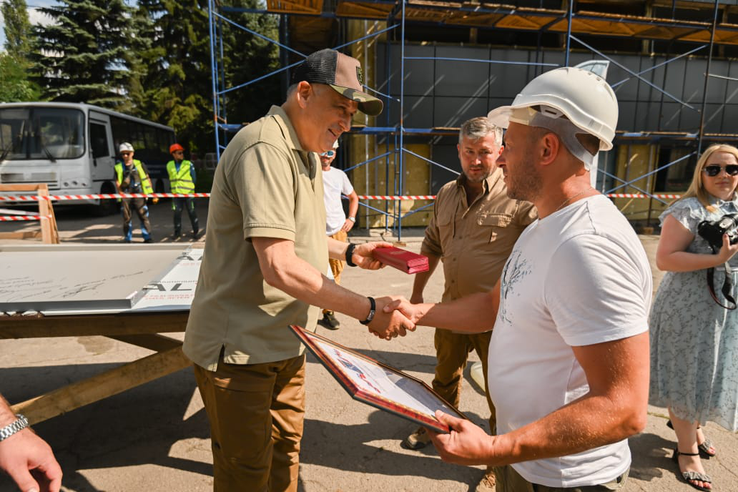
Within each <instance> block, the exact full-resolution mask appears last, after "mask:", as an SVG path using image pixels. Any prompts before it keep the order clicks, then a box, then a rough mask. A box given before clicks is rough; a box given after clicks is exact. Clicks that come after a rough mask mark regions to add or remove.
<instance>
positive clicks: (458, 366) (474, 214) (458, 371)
mask: <svg viewBox="0 0 738 492" xmlns="http://www.w3.org/2000/svg"><path fill="white" fill-rule="evenodd" d="M457 148H458V152H459V161H461V169H462V171H463V172H462V174H461V175H460V176H459V177H458V179H456V180H454V181H451V182H449V183H446V184H445V185H444V186H443V187H442V188H441V189H440V190H439V192H438V195H437V197H436V203H435V207H434V209H433V217H432V218H431V221H430V224H429V225H428V227H427V228H426V230H425V239H424V240H423V245H422V246H421V250H420V252H421V253H422V254H424V255H425V256H427V257H428V260H429V265H430V269H429V271H427V272H424V273H419V274H417V275H416V276H415V283H414V284H413V292H412V296H411V297H410V302H412V303H414V304H418V303H422V302H423V290H424V289H425V286H426V284H427V283H428V279H429V278H430V276H431V275H432V274H433V271H434V270H435V268H436V266H437V265H438V261H439V260H443V273H444V277H445V289H444V292H443V302H446V301H451V300H454V299H459V298H461V297H464V296H467V295H469V294H473V293H477V292H489V291H490V290H492V288H493V287H494V285H495V283H496V282H497V279H498V278H499V277H500V273H501V272H502V268H503V266H504V265H505V262H506V261H507V258H508V256H509V255H510V251H512V248H513V246H514V245H515V241H517V239H518V236H520V233H522V232H523V229H525V227H526V226H527V225H528V224H530V223H531V222H533V220H535V218H536V216H537V214H536V210H535V208H534V207H533V205H532V204H530V203H529V202H523V201H520V200H513V199H510V198H508V197H507V188H506V186H505V183H504V181H503V177H502V173H501V172H500V170H499V169H497V167H496V165H495V162H496V161H497V157H498V156H499V155H500V153H501V152H502V129H501V128H497V127H496V126H494V125H493V124H492V123H491V122H490V121H489V120H488V119H487V118H486V117H479V118H473V119H471V120H469V121H467V122H465V123H464V124H463V125H462V126H461V131H460V133H459V144H458V146H457ZM491 336H492V332H491V331H490V332H486V333H480V334H463V333H457V332H454V331H451V330H445V329H436V332H435V346H436V357H437V359H438V361H437V364H436V371H435V377H434V378H433V389H434V390H435V391H436V392H437V393H438V394H439V395H441V396H442V397H443V398H444V399H446V400H447V401H448V402H449V403H451V404H452V405H454V406H458V405H459V391H460V389H461V376H462V374H463V371H464V367H465V366H466V362H467V358H468V356H469V352H471V351H472V350H475V351H476V352H477V355H479V358H480V360H481V361H482V367H483V372H484V381H485V390H486V387H487V352H488V347H489V340H490V337H491ZM487 402H488V403H489V408H490V413H491V416H490V418H489V424H490V428H491V431H492V432H494V429H495V408H494V405H493V404H492V401H491V400H490V398H489V395H487ZM429 442H430V437H429V436H428V433H427V432H426V431H425V428H424V427H421V428H419V429H418V430H416V431H415V432H414V433H412V434H411V435H410V436H409V437H408V438H407V439H405V440H404V441H403V442H402V444H403V446H404V447H406V448H410V449H420V448H422V447H424V446H426V445H427V444H428V443H429ZM494 483H495V480H494V475H493V474H492V472H491V471H490V472H488V473H487V474H486V475H485V477H484V478H483V479H482V481H481V482H480V485H479V486H478V488H477V491H479V492H481V491H486V490H494Z"/></svg>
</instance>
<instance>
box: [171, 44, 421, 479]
mask: <svg viewBox="0 0 738 492" xmlns="http://www.w3.org/2000/svg"><path fill="white" fill-rule="evenodd" d="M360 77H361V66H360V65H359V62H358V61H357V60H355V59H354V58H351V57H349V56H346V55H343V54H341V53H338V52H337V51H334V50H322V51H318V52H316V53H313V54H312V55H310V56H309V57H308V58H307V59H306V60H305V62H303V64H301V65H299V66H298V68H297V69H296V70H295V72H294V73H293V85H292V86H291V87H290V89H289V90H288V93H287V100H286V102H285V103H284V104H283V105H282V106H281V107H276V106H274V107H272V108H271V110H270V111H269V113H268V114H267V115H266V116H265V117H263V118H261V119H259V120H258V121H256V122H254V123H252V124H250V125H248V126H247V127H246V128H244V129H243V130H241V131H240V132H239V133H238V134H237V135H236V137H235V138H234V139H233V140H232V141H231V142H230V144H229V145H228V147H227V148H226V150H225V152H224V153H223V156H222V158H221V160H220V162H219V164H218V169H217V170H216V173H215V178H214V180H213V188H212V192H211V198H210V208H209V213H208V237H207V241H206V243H205V252H204V255H203V261H202V267H201V269H200V277H199V279H198V283H197V291H196V293H195V298H194V300H193V302H192V308H191V311H190V317H189V321H188V323H187V330H186V333H185V341H184V346H183V350H184V352H185V354H187V356H188V357H189V358H190V359H191V360H192V361H193V362H194V364H195V366H194V371H195V378H196V380H197V385H198V388H199V390H200V394H201V395H202V398H203V401H204V403H205V410H206V411H207V414H208V418H209V420H210V431H211V438H212V451H213V466H214V489H215V490H216V491H217V492H223V491H238V492H242V491H249V492H251V491H253V492H262V491H267V490H269V491H290V492H294V491H296V490H297V479H298V464H299V452H300V440H301V438H302V431H303V418H304V413H305V389H304V379H305V354H304V347H303V346H302V344H301V343H300V341H299V340H298V339H297V337H296V336H295V335H294V334H293V333H292V332H291V330H290V328H289V325H293V324H294V325H299V326H302V327H304V328H305V329H308V330H311V331H315V328H316V322H317V320H318V316H319V313H320V309H319V308H328V309H333V310H335V311H339V312H341V313H344V314H347V315H349V316H352V317H354V318H356V319H358V320H362V321H361V323H362V324H364V325H367V326H368V327H369V329H370V330H371V331H373V332H375V333H377V334H379V335H380V336H382V337H383V338H388V339H389V338H392V337H394V336H397V335H398V334H399V335H404V334H405V330H406V329H414V326H413V325H412V323H410V322H409V321H408V320H407V319H406V318H405V317H404V316H402V315H401V314H399V311H398V312H397V314H395V313H391V314H385V313H384V312H383V310H382V308H383V307H384V306H385V305H386V304H388V302H389V299H388V298H380V299H376V300H375V299H373V298H371V297H364V296H361V295H359V294H355V293H354V292H351V291H349V290H347V289H345V288H343V287H341V286H338V285H336V284H335V283H333V282H331V281H330V280H328V278H326V277H325V276H324V275H322V273H323V272H327V270H328V258H329V256H330V257H331V258H345V259H346V261H347V263H348V264H349V265H351V266H357V265H358V266H361V267H363V268H370V269H375V268H378V267H379V266H380V264H379V262H377V261H375V260H374V259H373V257H372V251H373V250H374V249H375V248H376V247H382V246H389V244H387V243H367V244H362V245H355V244H346V243H343V242H339V241H336V240H333V239H330V238H327V237H326V235H325V207H324V204H323V180H322V174H321V170H320V167H321V165H320V160H319V158H318V153H319V152H325V151H327V150H330V149H332V148H333V144H334V142H335V141H336V139H337V138H338V137H339V136H340V135H341V133H343V132H345V131H346V130H348V129H349V128H350V126H351V119H352V117H353V116H354V114H355V113H356V111H357V110H360V111H362V112H364V113H366V114H369V115H377V114H379V113H380V112H381V111H382V102H381V101H379V100H378V99H375V98H374V97H371V96H369V95H368V94H365V93H364V92H362V85H361V81H360Z"/></svg>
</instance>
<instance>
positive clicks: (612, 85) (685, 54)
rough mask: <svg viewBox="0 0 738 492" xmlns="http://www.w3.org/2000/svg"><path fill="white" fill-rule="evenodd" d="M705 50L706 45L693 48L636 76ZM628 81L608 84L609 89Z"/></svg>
mask: <svg viewBox="0 0 738 492" xmlns="http://www.w3.org/2000/svg"><path fill="white" fill-rule="evenodd" d="M705 48H707V45H706V44H703V45H702V46H700V47H698V48H695V49H693V50H691V51H688V52H687V53H684V54H682V55H679V56H675V57H674V58H671V59H669V60H666V61H664V62H661V63H659V64H657V65H654V66H652V67H651V68H647V69H645V70H643V71H642V72H638V75H643V74H644V73H648V72H650V71H652V70H656V69H657V68H659V67H662V66H664V65H666V64H667V63H671V62H673V61H674V60H678V59H680V58H684V57H685V56H689V55H691V54H692V53H695V52H697V51H699V50H702V49H705ZM630 79H631V77H628V78H627V79H623V80H621V81H620V82H615V83H614V84H610V87H612V88H613V89H615V88H616V87H618V86H619V85H622V84H624V83H626V82H627V81H629V80H630Z"/></svg>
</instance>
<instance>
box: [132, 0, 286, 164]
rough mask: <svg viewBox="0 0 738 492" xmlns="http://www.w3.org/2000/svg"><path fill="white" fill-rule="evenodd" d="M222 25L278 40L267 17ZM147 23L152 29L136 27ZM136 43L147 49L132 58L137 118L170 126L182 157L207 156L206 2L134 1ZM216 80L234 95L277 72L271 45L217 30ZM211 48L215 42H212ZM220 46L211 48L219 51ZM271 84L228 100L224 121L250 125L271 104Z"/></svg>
mask: <svg viewBox="0 0 738 492" xmlns="http://www.w3.org/2000/svg"><path fill="white" fill-rule="evenodd" d="M227 4H228V6H230V7H246V8H263V5H259V3H258V0H231V1H228V2H227ZM226 15H227V16H228V18H229V19H231V20H233V21H234V22H236V23H239V24H241V25H244V26H246V27H248V28H249V29H252V30H254V31H256V32H259V33H261V34H263V35H265V36H268V37H270V38H272V39H277V37H278V24H277V20H276V17H275V16H270V15H263V14H247V13H243V14H233V13H229V14H226ZM144 17H148V18H149V19H150V20H151V21H152V24H151V25H149V24H147V23H146V22H145V21H144V20H143V19H144ZM137 18H141V19H142V20H141V22H140V23H139V26H138V29H139V30H138V32H139V37H141V38H147V39H149V40H150V44H149V45H148V46H147V47H146V49H142V50H141V52H140V58H141V65H142V67H144V72H145V75H143V76H142V86H143V93H144V97H143V102H142V104H141V106H140V107H139V111H140V113H139V115H140V116H141V117H143V118H147V119H151V120H154V121H158V122H160V123H163V124H166V125H170V126H172V127H173V128H174V129H175V131H176V132H177V138H178V139H179V141H180V142H181V143H182V144H183V145H185V146H186V147H187V148H188V149H190V150H191V151H193V152H197V153H198V154H200V155H202V154H203V153H205V152H208V151H212V150H214V146H215V139H214V135H213V132H214V128H213V100H212V78H211V71H212V70H211V65H210V42H209V41H210V36H209V26H208V11H207V1H206V0H185V1H183V2H174V1H171V0H139V2H138V14H137ZM220 27H221V29H222V33H223V34H222V38H220V39H222V47H223V53H224V55H223V56H224V64H223V67H224V69H223V73H222V76H224V77H225V83H226V86H227V87H234V86H236V85H239V84H242V83H244V82H246V81H249V80H252V79H254V78H256V77H259V76H260V75H263V74H266V73H268V72H270V71H272V70H275V69H276V68H278V66H279V60H278V57H279V55H278V48H277V46H276V45H274V44H272V43H269V42H268V41H265V40H263V39H260V38H258V37H256V36H254V35H253V34H250V33H247V32H245V31H243V30H241V29H238V28H236V27H234V26H232V25H230V24H229V23H226V22H223V23H221V26H220ZM216 41H219V40H216ZM219 48H220V45H219V46H218V48H216V50H217V51H219ZM279 92H280V90H279V83H278V77H273V78H269V79H265V80H264V81H263V82H261V83H257V84H254V85H253V86H248V87H246V88H243V89H239V90H236V91H233V92H232V93H229V94H228V98H227V113H228V117H229V120H230V121H234V122H244V121H253V120H254V119H256V118H258V117H260V116H262V115H263V114H265V113H266V111H267V110H268V109H269V106H270V105H271V104H279V103H280V102H281V98H282V95H280V94H279Z"/></svg>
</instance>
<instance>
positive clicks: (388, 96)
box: [362, 85, 400, 102]
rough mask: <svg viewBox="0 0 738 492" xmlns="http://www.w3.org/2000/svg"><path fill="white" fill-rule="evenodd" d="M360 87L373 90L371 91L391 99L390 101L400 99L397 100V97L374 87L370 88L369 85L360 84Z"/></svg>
mask: <svg viewBox="0 0 738 492" xmlns="http://www.w3.org/2000/svg"><path fill="white" fill-rule="evenodd" d="M362 87H364V89H366V90H368V91H369V92H373V93H375V94H379V95H380V96H382V97H383V98H385V99H388V100H392V101H397V102H400V100H399V99H397V98H396V97H392V96H390V95H389V94H385V93H384V92H381V91H378V90H376V89H372V88H371V87H369V86H366V85H362Z"/></svg>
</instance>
